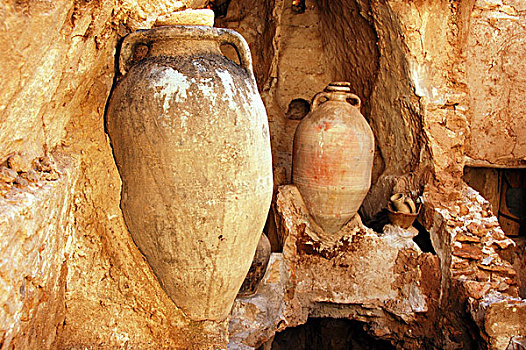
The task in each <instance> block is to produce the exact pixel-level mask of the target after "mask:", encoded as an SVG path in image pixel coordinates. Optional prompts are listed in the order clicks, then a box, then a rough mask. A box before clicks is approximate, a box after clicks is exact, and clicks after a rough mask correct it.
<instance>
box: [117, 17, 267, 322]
mask: <svg viewBox="0 0 526 350" xmlns="http://www.w3.org/2000/svg"><path fill="white" fill-rule="evenodd" d="M221 44H229V45H231V46H234V48H235V49H236V51H237V52H238V56H239V61H240V64H239V65H238V64H236V63H234V62H233V61H231V60H229V59H228V58H226V57H225V56H223V55H222V54H221V51H220V45H221ZM119 65H120V68H119V69H120V71H121V73H122V74H123V77H122V78H121V80H120V81H119V82H118V84H117V86H116V87H115V90H114V91H113V95H112V97H111V101H110V105H109V108H108V115H107V129H108V133H109V135H110V138H111V143H112V146H113V152H114V156H115V160H116V162H117V166H118V169H119V173H120V175H121V178H122V201H121V207H122V210H123V213H124V218H125V221H126V225H127V226H128V229H129V231H130V233H131V235H132V237H133V240H134V241H135V243H136V244H137V246H138V247H139V249H140V250H141V252H142V253H143V254H144V256H145V257H146V259H147V260H148V263H149V264H150V265H151V267H152V269H153V271H154V272H155V274H156V275H157V277H158V279H159V281H160V283H161V285H162V287H163V288H164V290H165V291H166V292H167V294H168V295H169V296H170V297H171V298H172V300H173V301H174V303H175V304H176V305H177V306H178V307H180V308H181V309H182V310H183V311H184V312H185V313H186V315H187V316H188V317H190V318H191V319H193V320H223V319H225V318H226V316H227V315H228V314H229V312H230V308H231V306H232V304H233V301H234V299H235V297H236V294H237V292H238V290H239V288H240V286H241V284H242V283H243V279H244V278H245V276H246V274H247V272H248V270H249V267H250V264H251V262H252V257H253V256H254V252H255V250H256V247H257V245H258V240H259V238H260V235H261V231H262V230H263V226H264V224H265V219H266V217H267V212H268V209H269V206H270V202H271V197H272V164H271V153H270V139H269V129H268V122H267V116H266V112H265V108H264V106H263V103H262V101H261V97H260V95H259V93H258V91H257V87H256V82H255V79H254V76H253V72H252V63H251V57H250V51H249V48H248V45H247V44H246V42H245V40H244V39H243V38H242V37H241V36H240V35H239V34H238V33H236V32H234V31H232V30H228V29H218V28H211V27H203V26H173V27H160V28H157V29H152V30H147V31H139V32H135V33H132V34H130V35H128V36H127V37H126V38H125V39H124V41H123V44H122V48H121V54H120V58H119Z"/></svg>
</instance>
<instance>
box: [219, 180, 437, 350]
mask: <svg viewBox="0 0 526 350" xmlns="http://www.w3.org/2000/svg"><path fill="white" fill-rule="evenodd" d="M276 213H277V217H278V222H279V223H278V231H279V232H280V236H281V237H284V248H283V253H282V254H272V258H271V262H270V264H269V268H268V270H267V273H266V275H265V277H264V279H263V281H262V284H261V286H260V288H259V290H258V293H257V294H256V295H254V296H253V297H250V298H238V299H237V300H236V303H235V305H234V310H233V313H232V318H231V323H230V334H231V342H230V344H229V348H231V349H254V348H257V347H258V346H260V345H261V344H263V343H264V342H265V341H266V340H268V339H269V338H270V337H271V336H272V335H273V333H274V332H276V331H279V330H280V329H282V328H285V327H294V326H297V325H300V324H303V323H305V322H306V320H307V318H308V317H346V318H350V319H356V320H360V321H364V322H371V323H374V324H375V325H376V327H377V328H379V329H384V330H385V329H387V330H389V334H387V333H385V334H384V336H385V337H388V336H390V337H392V336H395V335H393V334H392V332H395V333H396V332H400V333H399V334H398V333H397V334H396V336H402V333H404V332H407V329H406V330H405V331H404V330H403V329H404V326H401V324H399V325H398V326H396V327H393V324H392V321H391V320H390V317H388V316H387V315H388V314H391V315H396V317H397V318H400V319H401V320H404V323H405V322H407V323H409V324H410V323H411V322H413V321H415V320H416V319H418V318H419V317H429V316H430V315H432V314H433V311H432V308H431V307H430V304H429V303H430V302H431V301H432V300H433V297H432V295H435V293H436V292H437V290H436V289H434V288H436V286H438V281H439V280H440V277H439V276H437V275H439V274H440V272H439V271H438V261H437V260H436V259H433V257H432V256H430V254H425V253H422V252H421V251H420V249H419V248H418V247H417V246H416V245H415V243H414V242H413V241H412V237H413V236H414V235H415V233H414V232H410V231H407V230H403V229H400V228H397V227H394V226H391V228H387V233H386V234H384V235H379V234H377V233H375V232H373V231H372V230H370V229H368V228H366V227H364V226H363V225H362V224H361V223H360V222H359V221H358V220H354V221H352V222H351V223H349V224H347V225H346V226H345V227H344V228H343V229H342V230H343V231H344V233H345V235H344V236H343V237H342V238H340V239H339V240H338V241H336V242H332V243H328V242H327V241H326V240H320V237H319V234H320V231H318V230H319V229H318V228H316V227H315V226H314V225H313V224H312V221H311V219H309V215H308V211H307V208H306V207H305V205H304V204H303V201H302V200H301V196H300V193H299V191H298V190H297V188H296V187H295V186H293V185H287V186H282V187H280V188H279V191H278V195H277V202H276ZM428 258H430V259H429V260H428ZM428 269H429V270H428ZM431 271H433V272H431ZM424 275H425V276H426V278H437V280H434V281H426V282H424V280H423V279H422V278H423V276H424ZM364 281H366V282H365V283H367V288H362V287H360V286H361V285H362V284H363V283H364ZM432 285H434V287H431V288H430V286H432ZM270 306H272V307H270ZM415 334H416V333H415ZM407 341H408V342H411V340H409V339H407ZM415 344H418V341H416V342H415V343H414V344H413V345H415Z"/></svg>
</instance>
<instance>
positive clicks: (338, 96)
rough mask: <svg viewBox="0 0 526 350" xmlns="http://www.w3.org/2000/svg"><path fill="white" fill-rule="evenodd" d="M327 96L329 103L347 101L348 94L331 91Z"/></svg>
mask: <svg viewBox="0 0 526 350" xmlns="http://www.w3.org/2000/svg"><path fill="white" fill-rule="evenodd" d="M328 94H330V97H329V100H330V101H343V102H345V101H347V98H348V93H346V92H339V91H331V92H329V93H328Z"/></svg>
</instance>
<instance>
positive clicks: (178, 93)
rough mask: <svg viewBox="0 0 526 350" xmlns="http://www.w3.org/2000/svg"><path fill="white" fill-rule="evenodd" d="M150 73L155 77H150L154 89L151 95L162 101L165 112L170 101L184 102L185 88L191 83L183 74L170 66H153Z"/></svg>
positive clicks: (168, 107)
mask: <svg viewBox="0 0 526 350" xmlns="http://www.w3.org/2000/svg"><path fill="white" fill-rule="evenodd" d="M150 74H151V75H152V76H155V77H156V79H152V80H153V86H154V87H155V90H156V91H155V93H154V95H153V96H154V98H155V99H157V100H162V101H163V110H164V111H165V112H166V111H168V110H169V109H170V102H172V101H175V102H184V101H185V100H186V98H187V97H188V95H187V90H188V89H189V88H190V86H191V85H192V83H191V81H189V80H188V78H187V77H186V76H185V75H184V74H182V73H180V72H178V71H176V70H175V69H173V68H170V67H158V68H157V67H156V68H153V69H152V71H151V73H150ZM159 88H160V89H159Z"/></svg>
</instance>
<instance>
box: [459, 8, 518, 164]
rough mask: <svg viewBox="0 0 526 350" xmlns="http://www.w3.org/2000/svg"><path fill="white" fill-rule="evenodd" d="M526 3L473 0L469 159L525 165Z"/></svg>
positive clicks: (470, 32) (475, 162)
mask: <svg viewBox="0 0 526 350" xmlns="http://www.w3.org/2000/svg"><path fill="white" fill-rule="evenodd" d="M525 23H526V4H525V3H524V2H523V1H517V0H504V1H486V0H477V1H476V2H475V6H474V8H473V12H472V14H471V26H470V30H469V37H468V43H467V57H466V60H467V62H468V64H467V65H466V67H467V71H466V75H467V82H468V84H469V88H470V105H471V109H470V129H471V130H470V131H471V133H470V136H469V140H468V147H467V150H466V155H467V156H468V157H469V158H468V163H471V164H474V165H479V166H488V165H499V166H518V165H525V164H526V112H525V111H526V101H525V100H524V95H525V93H526V52H525V50H524V48H525V47H526V26H525Z"/></svg>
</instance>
